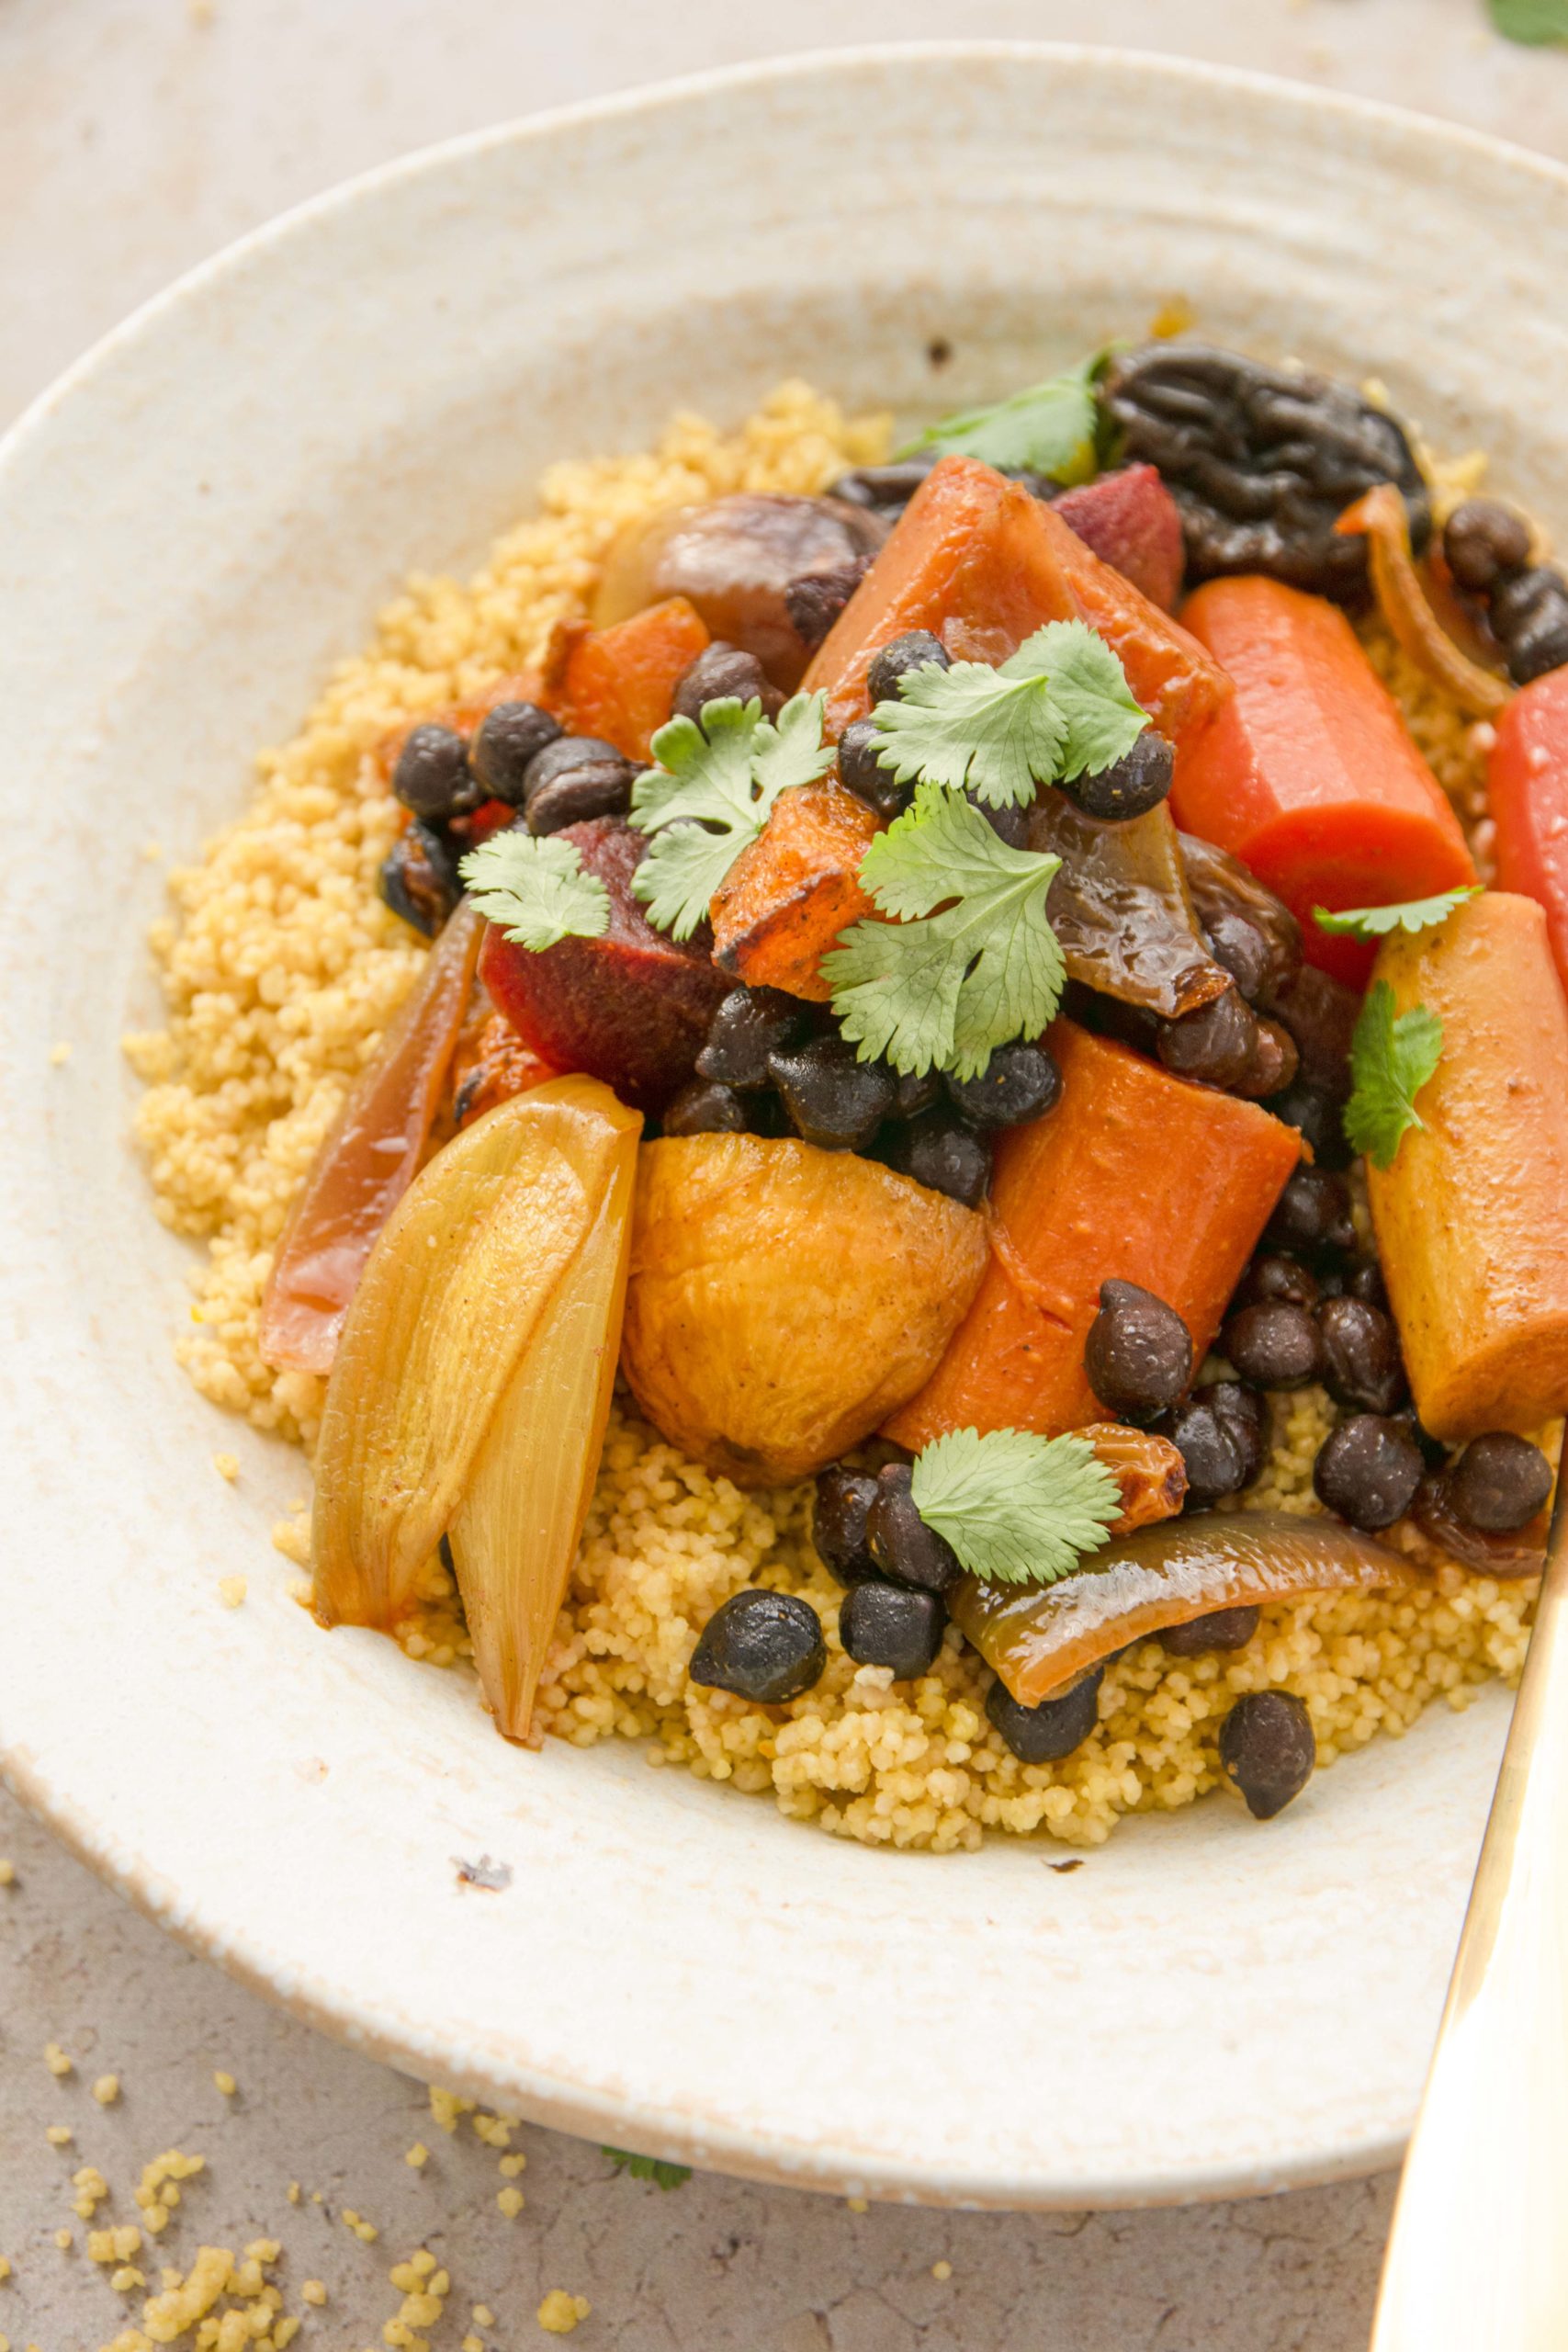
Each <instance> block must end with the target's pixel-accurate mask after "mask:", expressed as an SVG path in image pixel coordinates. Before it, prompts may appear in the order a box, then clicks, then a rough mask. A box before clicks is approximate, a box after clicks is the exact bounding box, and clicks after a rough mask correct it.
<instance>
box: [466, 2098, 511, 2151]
mask: <svg viewBox="0 0 1568 2352" xmlns="http://www.w3.org/2000/svg"><path fill="white" fill-rule="evenodd" d="M472 2120H473V2126H474V2131H475V2132H476V2133H477V2135H478V2136H479V2139H481V2140H482V2141H483V2142H484V2143H485V2145H486V2147H487V2148H510V2146H511V2145H512V2134H513V2129H514V2127H515V2125H516V2122H517V2118H516V2116H514V2115H491V2114H488V2113H487V2112H486V2110H485V2109H483V2108H482V2107H477V2108H475V2109H474V2110H473V2118H472Z"/></svg>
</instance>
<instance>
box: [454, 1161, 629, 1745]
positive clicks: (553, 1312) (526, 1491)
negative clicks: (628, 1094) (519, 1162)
mask: <svg viewBox="0 0 1568 2352" xmlns="http://www.w3.org/2000/svg"><path fill="white" fill-rule="evenodd" d="M640 1128H641V1122H640V1120H637V1119H636V1118H633V1117H628V1118H627V1120H626V1125H625V1127H624V1129H623V1130H622V1132H621V1134H620V1135H619V1136H618V1138H617V1148H616V1150H615V1154H614V1157H613V1159H612V1161H611V1164H610V1167H609V1170H608V1179H607V1182H606V1183H605V1185H604V1191H603V1195H602V1197H601V1199H600V1203H599V1209H598V1214H597V1216H595V1218H594V1221H593V1226H592V1230H591V1232H590V1233H589V1235H588V1237H587V1238H586V1239H585V1241H584V1242H583V1245H582V1247H581V1250H579V1251H578V1253H577V1256H576V1258H575V1259H574V1260H573V1261H572V1263H571V1265H570V1267H569V1268H568V1270H567V1272H566V1273H565V1274H564V1275H563V1276H562V1278H561V1280H560V1282H559V1283H558V1284H557V1286H556V1288H555V1291H554V1293H553V1294H552V1295H551V1297H550V1300H549V1303H548V1305H547V1306H546V1308H545V1311H544V1313H543V1315H542V1316H541V1317H540V1318H539V1320H538V1322H537V1324H536V1326H535V1328H534V1330H533V1333H532V1335H531V1337H530V1339H529V1340H528V1344H527V1346H526V1347H525V1349H524V1351H523V1354H522V1357H521V1358H520V1360H519V1362H518V1364H517V1368H516V1370H515V1371H514V1372H513V1375H512V1379H511V1382H510V1383H509V1385H508V1386H507V1389H506V1393H505V1395H504V1396H503V1397H502V1400H501V1403H500V1405H499V1407H498V1408H497V1410H496V1414H495V1418H494V1419H493V1420H492V1421H491V1425H490V1429H489V1430H488V1432H487V1434H486V1436H485V1439H484V1442H483V1443H482V1445H481V1446H480V1447H479V1453H478V1454H477V1455H476V1456H475V1459H474V1463H473V1467H472V1469H471V1470H470V1472H469V1474H468V1486H467V1488H466V1489H465V1492H464V1495H463V1499H462V1502H461V1504H460V1505H459V1507H458V1510H457V1517H456V1518H455V1519H454V1520H453V1521H452V1524H451V1528H450V1530H449V1534H450V1538H451V1544H452V1557H453V1561H454V1564H455V1566H456V1567H457V1587H458V1589H459V1591H460V1592H461V1593H462V1596H463V1606H464V1609H465V1611H467V1613H468V1631H469V1633H470V1634H471V1635H472V1636H473V1644H474V1663H475V1664H476V1666H477V1667H478V1668H479V1680H480V1682H481V1683H482V1685H483V1686H484V1694H485V1698H486V1700H487V1701H488V1702H489V1704H490V1707H491V1713H493V1714H494V1716H495V1720H496V1724H497V1727H498V1728H499V1729H500V1730H501V1731H502V1732H504V1733H505V1735H506V1736H507V1738H508V1739H521V1740H525V1739H527V1738H528V1737H529V1718H530V1717H531V1715H532V1713H533V1709H534V1692H535V1691H536V1687H537V1685H538V1679H539V1668H540V1667H541V1665H542V1664H543V1662H544V1657H545V1651H546V1647H547V1645H548V1642H549V1638H550V1635H551V1634H552V1633H553V1632H554V1630H555V1623H556V1615H557V1612H558V1610H559V1608H560V1605H561V1602H562V1600H564V1599H565V1597H566V1587H567V1579H568V1577H570V1574H571V1564H572V1561H573V1559H574V1558H575V1556H576V1553H577V1545H578V1540H579V1538H580V1537H581V1533H582V1522H583V1521H584V1519H585V1518H586V1517H587V1515H588V1506H589V1503H590V1501H591V1500H592V1495H593V1481H594V1478H595V1476H596V1475H597V1472H598V1468H599V1454H600V1451H601V1449H602V1447H603V1445H604V1424H605V1422H606V1421H607V1419H609V1414H610V1396H611V1392H612V1390H613V1389H614V1387H615V1360H616V1357H617V1356H618V1354H619V1352H620V1344H621V1317H622V1315H623V1312H624V1310H625V1307H626V1267H627V1263H628V1261H629V1258H630V1253H631V1209H632V1196H633V1193H634V1190H635V1187H636V1182H637V1136H638V1134H639V1132H640Z"/></svg>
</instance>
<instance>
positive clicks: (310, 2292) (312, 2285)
mask: <svg viewBox="0 0 1568 2352" xmlns="http://www.w3.org/2000/svg"><path fill="white" fill-rule="evenodd" d="M299 2299H300V2301H301V2302H306V2303H314V2304H315V2305H316V2306H317V2307H318V2309H319V2308H320V2306H321V2304H322V2303H324V2302H325V2301H326V2300H327V2290H326V2287H325V2285H324V2284H323V2282H322V2281H321V2279H320V2278H307V2279H306V2280H305V2283H304V2285H303V2286H302V2287H301V2288H300V2290H299Z"/></svg>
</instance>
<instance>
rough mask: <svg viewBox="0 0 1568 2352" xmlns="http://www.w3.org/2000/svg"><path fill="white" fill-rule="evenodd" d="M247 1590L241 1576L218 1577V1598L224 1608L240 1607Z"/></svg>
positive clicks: (247, 1586)
mask: <svg viewBox="0 0 1568 2352" xmlns="http://www.w3.org/2000/svg"><path fill="white" fill-rule="evenodd" d="M249 1590H250V1587H249V1585H248V1584H247V1583H246V1581H245V1579H244V1577H219V1579H218V1598H219V1600H220V1601H221V1602H222V1603H223V1606H224V1608H225V1609H238V1608H239V1607H241V1605H242V1604H243V1600H244V1598H245V1595H246V1593H247V1592H248V1591H249Z"/></svg>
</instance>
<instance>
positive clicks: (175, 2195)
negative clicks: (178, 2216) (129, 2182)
mask: <svg viewBox="0 0 1568 2352" xmlns="http://www.w3.org/2000/svg"><path fill="white" fill-rule="evenodd" d="M206 2167H207V2158H206V2157H205V2156H187V2155H186V2154H184V2153H183V2151H182V2150H180V2149H179V2148H166V2149H165V2150H164V2154H162V2155H161V2156H153V2157H152V2159H151V2161H150V2162H149V2163H147V2164H145V2165H142V2167H141V2179H140V2180H139V2181H138V2182H137V2184H136V2202H137V2204H138V2205H139V2206H140V2207H141V2226H142V2227H143V2229H144V2230H146V2232H147V2233H148V2234H149V2236H151V2237H157V2236H159V2235H160V2234H161V2233H162V2232H163V2231H164V2230H166V2229H167V2227H168V2225H169V2215H170V2214H171V2213H172V2212H173V2211H174V2209H175V2206H176V2205H177V2204H178V2203H179V2201H180V2191H179V2186H178V2184H179V2183H180V2182H181V2181H182V2180H190V2179H191V2178H193V2177H194V2176H195V2175H196V2174H197V2173H198V2172H203V2171H205V2170H206Z"/></svg>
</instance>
